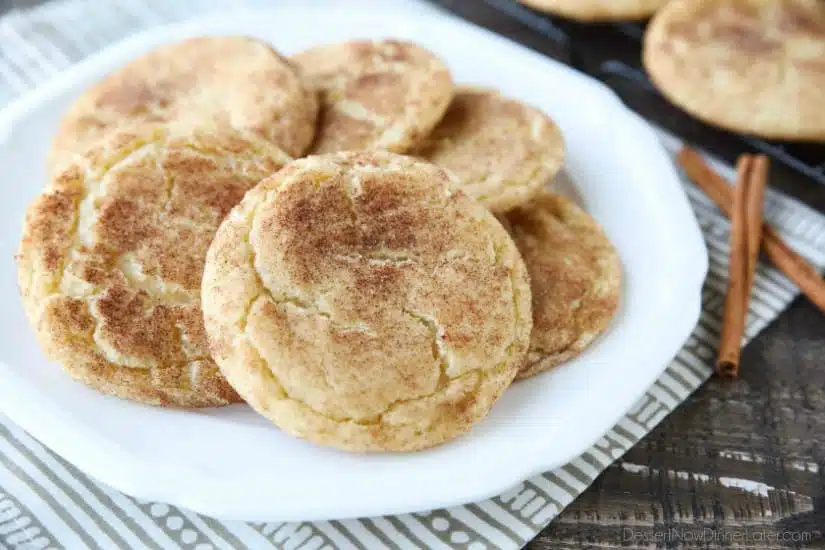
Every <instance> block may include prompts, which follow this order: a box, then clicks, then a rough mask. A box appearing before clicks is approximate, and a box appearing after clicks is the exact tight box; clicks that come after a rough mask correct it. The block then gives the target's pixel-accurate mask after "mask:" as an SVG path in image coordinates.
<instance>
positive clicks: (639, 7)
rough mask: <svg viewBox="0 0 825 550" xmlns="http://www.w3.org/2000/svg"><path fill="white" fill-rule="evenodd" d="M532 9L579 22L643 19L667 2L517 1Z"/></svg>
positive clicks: (624, 0)
mask: <svg viewBox="0 0 825 550" xmlns="http://www.w3.org/2000/svg"><path fill="white" fill-rule="evenodd" d="M519 1H520V2H522V3H523V4H526V5H528V6H530V7H532V8H535V9H537V10H540V11H544V12H547V13H552V14H555V15H561V16H562V17H569V18H571V19H578V20H579V21H588V22H594V21H621V20H623V19H644V18H646V17H650V16H651V15H653V14H654V13H656V10H658V9H659V8H661V7H662V6H664V5H665V4H666V3H667V2H668V0H519Z"/></svg>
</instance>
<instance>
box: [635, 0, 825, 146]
mask: <svg viewBox="0 0 825 550" xmlns="http://www.w3.org/2000/svg"><path fill="white" fill-rule="evenodd" d="M644 63H645V67H646V68H647V70H648V73H649V74H650V76H651V79H652V80H653V82H654V83H655V84H656V86H657V87H658V88H659V89H660V90H661V91H662V93H663V94H664V95H665V96H666V97H667V98H668V99H670V100H671V101H672V102H673V103H674V104H676V105H678V106H679V107H681V108H683V109H684V110H686V111H687V112H688V113H690V114H692V115H694V116H696V117H698V118H700V119H702V120H704V121H705V122H707V123H709V124H713V125H715V126H721V127H723V128H726V129H729V130H733V131H735V132H741V133H746V134H753V135H757V136H762V137H765V138H771V139H785V140H810V141H825V109H823V108H822V106H823V105H825V3H823V2H820V1H818V0H680V1H674V2H671V3H670V4H668V5H667V6H666V7H665V8H664V9H662V11H661V12H659V14H657V16H656V17H655V18H654V19H653V21H652V22H651V23H650V25H649V27H648V30H647V35H646V37H645V45H644Z"/></svg>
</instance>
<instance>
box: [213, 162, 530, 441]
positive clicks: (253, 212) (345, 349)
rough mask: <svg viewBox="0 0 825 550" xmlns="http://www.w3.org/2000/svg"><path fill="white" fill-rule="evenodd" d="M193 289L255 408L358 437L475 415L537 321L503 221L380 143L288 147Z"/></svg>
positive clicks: (311, 428)
mask: <svg viewBox="0 0 825 550" xmlns="http://www.w3.org/2000/svg"><path fill="white" fill-rule="evenodd" d="M202 301H203V311H204V319H205V324H206V330H207V333H208V335H209V340H210V344H211V350H212V353H213V356H214V358H215V361H216V362H217V363H218V365H219V366H220V368H221V370H222V372H223V373H224V375H225V376H226V378H227V380H229V382H230V383H231V384H232V386H233V387H234V388H235V389H236V390H237V391H238V393H239V394H240V395H241V396H242V397H243V398H244V399H245V400H246V401H247V402H248V403H249V404H250V405H251V406H252V407H253V408H254V409H255V410H256V411H258V412H259V413H261V414H262V415H264V416H266V417H267V418H269V419H270V420H271V421H272V422H274V423H275V424H277V425H278V426H279V427H281V428H282V429H284V430H286V431H287V432H289V433H291V434H293V435H296V436H299V437H302V438H306V439H308V440H311V441H313V442H316V443H320V444H324V445H330V446H334V447H338V448H341V449H347V450H355V451H406V450H415V449H423V448H426V447H430V446H433V445H437V444H439V443H441V442H443V441H446V440H448V439H451V438H453V437H455V436H457V435H459V434H461V433H462V432H465V431H467V430H469V429H470V427H471V426H472V425H473V424H474V423H476V422H478V421H479V420H480V419H482V418H483V417H484V416H485V415H486V414H487V413H488V411H489V410H490V408H491V407H492V405H493V403H494V402H495V401H496V399H497V398H498V397H499V395H500V394H501V393H502V392H503V391H504V389H505V388H506V387H507V386H508V385H509V384H510V382H511V381H512V380H513V378H514V377H515V376H516V373H517V371H518V369H519V367H520V366H521V364H522V362H523V359H524V353H525V352H526V350H527V345H528V343H529V340H530V328H531V326H532V315H531V312H530V285H529V282H528V279H527V272H526V269H525V266H524V263H523V261H522V259H521V257H520V256H519V253H518V250H517V249H516V246H515V244H514V243H513V241H512V239H511V238H510V237H509V235H508V234H507V232H506V230H505V229H504V228H503V227H502V226H501V225H500V224H499V222H498V221H497V220H496V219H495V218H494V217H493V215H492V214H491V213H490V212H489V211H488V210H487V209H486V208H484V207H483V206H482V205H481V204H479V203H478V202H476V201H474V200H472V199H471V198H469V197H468V196H467V195H466V194H464V193H463V192H462V191H460V189H458V187H457V185H455V184H454V183H452V182H451V181H450V179H449V176H448V175H447V174H446V173H445V172H444V171H443V170H442V169H440V168H438V167H436V166H434V165H431V164H429V163H425V162H422V161H418V160H415V159H413V158H411V157H404V156H399V155H395V154H392V153H387V152H381V151H368V152H360V153H339V154H331V155H321V156H314V157H308V158H305V159H301V160H297V161H295V162H293V163H291V164H290V165H288V166H287V167H285V168H284V169H283V170H281V171H280V172H278V173H277V174H275V175H274V176H272V177H270V178H268V179H266V180H264V181H263V182H261V184H260V185H258V186H257V187H255V188H254V189H252V190H251V191H249V193H247V195H246V197H245V198H244V200H243V201H242V202H241V204H239V205H238V206H237V207H236V208H235V209H234V210H233V211H232V213H231V214H230V215H229V216H228V217H227V218H226V220H225V221H224V223H223V224H222V225H221V227H220V229H219V230H218V233H217V235H216V237H215V240H214V242H213V243H212V246H211V247H210V249H209V253H208V255H207V260H206V268H205V271H204V277H203V289H202Z"/></svg>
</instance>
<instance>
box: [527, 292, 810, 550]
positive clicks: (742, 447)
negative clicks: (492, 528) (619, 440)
mask: <svg viewBox="0 0 825 550" xmlns="http://www.w3.org/2000/svg"><path fill="white" fill-rule="evenodd" d="M823 329H825V315H823V314H822V313H821V312H819V311H817V310H816V309H815V308H814V307H813V306H811V305H810V304H808V303H807V302H804V301H802V300H799V301H797V302H796V303H794V305H793V306H792V307H791V308H790V310H789V311H787V312H786V313H785V314H783V315H782V316H781V317H780V318H779V319H778V320H777V322H775V323H774V324H773V325H772V326H770V327H768V329H766V330H765V332H763V334H762V335H761V336H760V337H759V338H758V339H757V340H756V341H754V342H753V343H752V344H751V345H750V346H749V347H748V348H747V349H746V351H745V354H744V356H743V372H742V376H741V378H740V379H738V380H735V381H732V382H726V381H722V380H718V379H713V380H711V381H710V382H709V383H708V384H706V385H705V386H704V387H703V388H702V389H701V390H699V391H698V392H697V393H696V394H694V395H693V396H692V397H691V398H690V399H689V400H688V401H687V402H686V403H685V404H684V405H683V406H682V407H680V408H679V409H678V410H677V411H676V412H674V413H673V414H672V415H671V416H669V417H668V418H666V419H665V421H664V422H663V423H662V424H661V425H660V426H659V427H658V428H657V429H656V430H654V431H653V432H652V433H651V434H650V435H649V436H648V437H647V438H645V439H644V440H643V441H642V442H640V443H639V445H637V446H636V447H635V448H633V449H632V450H631V451H630V452H628V454H627V455H626V456H625V457H624V458H623V460H622V462H621V463H620V464H617V465H614V466H613V467H611V468H610V469H609V470H608V471H607V472H605V473H604V474H603V475H602V476H601V477H600V478H599V479H598V481H597V482H596V483H595V484H594V485H593V486H592V487H591V488H590V489H589V490H588V491H587V492H586V493H585V494H583V495H582V496H581V497H580V498H579V499H578V500H577V501H576V502H575V503H573V505H571V506H570V507H569V508H568V509H567V510H565V511H564V512H563V513H562V514H561V516H560V517H559V518H557V519H556V520H555V521H554V522H553V523H552V524H551V525H550V526H549V527H548V528H547V529H545V530H544V531H543V532H542V533H541V534H540V535H539V537H538V538H537V539H536V540H535V541H533V543H532V544H531V545H530V546H529V548H532V549H535V550H538V549H564V548H614V547H624V548H666V549H670V548H674V549H676V548H680V549H691V548H697V549H698V548H708V549H713V548H752V549H755V550H765V549H768V548H825V477H824V476H823V472H825V448H823V441H825V330H823ZM657 537H658V538H657Z"/></svg>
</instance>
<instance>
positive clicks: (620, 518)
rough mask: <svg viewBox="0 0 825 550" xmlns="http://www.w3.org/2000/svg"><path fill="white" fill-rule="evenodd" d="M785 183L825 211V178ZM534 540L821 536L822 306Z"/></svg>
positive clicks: (574, 543)
mask: <svg viewBox="0 0 825 550" xmlns="http://www.w3.org/2000/svg"><path fill="white" fill-rule="evenodd" d="M36 3H39V2H38V0H0V13H2V12H3V11H5V9H9V8H11V7H24V6H27V5H32V4H36ZM502 24H504V23H502ZM508 25H509V24H508ZM505 30H506V31H507V32H508V33H510V34H512V33H518V32H519V29H518V27H517V26H515V27H514V26H512V25H509V28H507V29H505ZM531 46H533V47H536V44H531ZM539 49H540V45H539ZM781 187H782V189H783V190H784V191H787V192H790V193H791V194H793V195H795V196H797V197H799V198H801V199H802V200H803V201H804V202H806V203H808V204H809V205H811V206H813V207H814V208H817V209H818V210H820V211H823V212H825V187H822V186H817V185H814V184H810V183H806V182H799V181H797V182H782V185H781ZM528 548H531V549H533V550H539V549H542V550H543V549H547V550H564V549H574V548H575V549H581V548H639V549H641V548H645V549H647V548H663V549H693V548H697V549H698V548H702V549H716V548H750V549H754V550H766V549H769V548H770V549H773V548H825V315H823V314H822V313H821V312H819V311H818V310H816V309H815V308H814V307H812V306H811V305H810V304H809V303H807V302H806V301H805V300H804V299H798V300H797V301H796V302H795V303H794V304H793V305H792V306H791V307H790V308H789V309H788V311H786V312H785V313H784V314H783V315H781V316H780V317H779V318H778V319H777V320H776V322H774V323H773V325H772V326H770V327H768V328H767V329H766V330H765V331H764V332H763V333H762V334H760V335H759V336H758V337H757V339H756V340H755V341H754V342H752V343H751V344H750V345H749V346H748V347H747V348H746V350H745V353H744V355H743V368H742V375H741V377H740V378H739V379H738V380H735V381H732V382H728V381H722V380H718V379H712V380H711V381H710V382H708V383H707V384H706V385H705V386H704V387H703V388H702V389H700V390H699V391H697V392H696V393H695V394H694V395H693V396H692V397H690V398H689V399H688V400H687V401H686V402H685V403H684V404H683V405H682V406H681V407H680V408H679V409H677V410H676V411H675V412H674V413H673V414H671V415H670V416H669V417H668V418H666V419H665V420H664V421H663V423H662V424H661V425H660V426H659V427H658V428H657V429H656V430H654V431H653V432H652V433H651V434H650V435H649V436H648V437H647V438H645V439H644V440H643V441H642V442H640V443H639V444H638V445H637V446H636V447H635V448H633V449H632V450H631V451H630V452H629V453H628V454H627V455H626V456H625V457H624V458H623V459H622V460H621V461H619V462H618V463H616V464H614V465H613V466H611V467H610V468H609V469H608V470H607V471H606V472H605V473H604V474H603V475H602V476H600V477H599V478H598V479H597V480H596V482H595V483H594V484H593V486H592V487H590V489H588V490H587V491H586V492H585V493H584V494H583V495H582V496H581V497H580V498H579V499H578V500H576V501H575V502H574V503H573V504H572V505H570V506H569V507H568V508H567V509H566V510H565V511H564V512H563V513H562V514H561V515H560V516H559V517H558V518H557V519H556V520H555V521H554V522H553V523H552V524H551V525H550V526H549V527H547V528H546V529H545V530H544V531H543V532H542V533H541V534H540V535H539V536H538V537H537V538H536V539H535V540H534V541H533V542H532V543H531V544H530V545H529V546H528Z"/></svg>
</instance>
